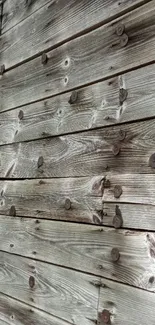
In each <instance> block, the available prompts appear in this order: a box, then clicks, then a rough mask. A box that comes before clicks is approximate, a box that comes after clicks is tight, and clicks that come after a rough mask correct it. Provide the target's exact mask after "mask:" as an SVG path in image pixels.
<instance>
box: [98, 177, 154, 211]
mask: <svg viewBox="0 0 155 325" xmlns="http://www.w3.org/2000/svg"><path fill="white" fill-rule="evenodd" d="M107 179H108V180H109V182H108V185H109V186H108V187H107V188H105V189H104V194H103V202H106V201H107V202H123V203H138V204H148V212H149V205H155V175H154V174H153V175H145V174H143V175H141V174H135V175H131V174H122V175H116V174H115V175H114V174H112V175H110V174H109V176H108V177H107ZM115 186H120V187H121V189H122V194H121V196H120V197H119V198H115V197H114V193H115Z"/></svg>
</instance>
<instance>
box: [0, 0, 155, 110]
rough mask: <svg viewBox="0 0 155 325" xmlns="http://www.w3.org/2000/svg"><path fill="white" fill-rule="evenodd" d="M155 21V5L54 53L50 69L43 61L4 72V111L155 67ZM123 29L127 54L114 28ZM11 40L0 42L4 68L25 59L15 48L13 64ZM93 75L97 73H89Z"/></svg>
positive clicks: (1, 84) (1, 106)
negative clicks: (147, 66)
mask: <svg viewBox="0 0 155 325" xmlns="http://www.w3.org/2000/svg"><path fill="white" fill-rule="evenodd" d="M77 3H79V2H77ZM102 3H103V2H102ZM108 3H109V2H108ZM85 14H86V13H85ZM154 15H155V0H152V1H151V2H149V3H148V4H147V5H144V6H142V7H140V8H138V9H136V10H134V11H132V12H130V13H128V14H126V15H124V16H123V17H121V18H119V19H117V20H115V21H113V22H111V23H109V24H107V25H105V26H103V27H101V28H98V29H96V30H95V31H93V32H91V33H88V34H86V35H85V36H82V37H79V38H76V39H74V40H72V41H70V42H68V43H66V44H64V45H62V46H60V47H58V48H57V49H55V50H52V51H51V52H49V53H48V57H49V60H48V62H47V64H46V65H42V63H41V58H40V57H38V58H36V59H34V60H31V61H30V62H27V63H26V64H23V65H22V66H19V67H17V68H15V69H12V70H10V71H8V72H6V73H5V74H4V75H3V76H2V77H1V80H0V98H1V102H0V111H2V110H3V111H4V110H7V109H10V108H15V107H17V106H20V105H24V104H27V103H30V102H32V101H36V100H38V99H43V98H45V97H46V98H47V97H50V96H51V95H55V94H58V93H60V92H65V91H66V90H70V89H72V88H76V87H79V86H82V85H84V84H88V83H90V82H91V83H92V82H95V81H97V80H100V79H103V78H107V77H110V76H112V75H114V74H116V73H117V74H119V73H123V71H124V70H126V69H133V68H135V67H137V66H140V65H142V64H147V63H149V62H153V61H154V50H155V45H154V44H155V42H154V38H155V36H154V35H155V25H154ZM141 22H143V24H142V23H141ZM120 23H122V24H124V25H125V29H126V34H127V35H128V37H129V42H128V44H127V46H126V47H123V48H122V47H121V46H120V37H119V36H117V35H116V33H115V29H116V26H117V25H118V24H120ZM71 29H72V28H71ZM29 30H31V29H29ZM16 32H17V31H16ZM18 35H20V33H19V32H18ZM50 35H51V34H50ZM10 37H11V38H10V40H6V35H5V34H4V35H3V36H2V37H1V48H3V52H1V55H0V62H1V64H5V66H6V68H8V67H10V66H12V65H14V64H15V63H17V61H18V62H19V59H17V53H18V54H19V57H20V58H21V59H23V55H22V53H21V51H22V49H23V46H21V44H20V48H18V43H17V42H16V43H15V48H16V55H15V59H14V53H15V52H14V51H13V45H12V40H13V37H12V35H11V36H10ZM8 42H9V44H10V45H11V49H10V45H9V47H8ZM116 43H117V45H116ZM26 47H27V49H28V53H29V55H31V50H32V48H34V46H31V49H30V47H29V46H28V44H26ZM37 48H38V47H37ZM91 71H93V73H90V72H91ZM23 76H24V78H23Z"/></svg>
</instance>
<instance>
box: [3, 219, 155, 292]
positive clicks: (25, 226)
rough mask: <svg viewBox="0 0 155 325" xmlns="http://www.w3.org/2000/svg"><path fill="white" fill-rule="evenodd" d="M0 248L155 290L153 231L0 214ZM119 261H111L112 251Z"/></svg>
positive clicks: (154, 240) (154, 243)
mask: <svg viewBox="0 0 155 325" xmlns="http://www.w3.org/2000/svg"><path fill="white" fill-rule="evenodd" d="M0 247H1V250H3V251H6V252H12V253H15V254H19V255H24V256H26V257H31V258H33V259H39V260H42V261H46V262H50V263H54V264H57V265H61V266H67V267H69V268H74V269H76V270H80V271H84V272H88V273H91V274H95V275H99V276H102V277H106V278H109V279H113V280H117V281H120V282H124V283H128V284H130V285H133V286H136V287H140V288H144V289H147V290H150V291H155V282H153V283H152V285H150V278H151V277H152V276H154V267H155V258H154V256H155V234H154V233H145V232H136V231H126V230H119V231H116V230H114V229H112V228H108V227H106V228H104V227H99V226H92V225H84V224H83V225H80V224H75V223H66V222H61V221H49V220H38V221H36V220H35V219H30V218H28V219H24V218H19V217H6V216H0ZM115 247H116V248H118V250H119V252H120V260H119V261H118V262H113V261H112V257H111V250H112V249H113V248H115Z"/></svg>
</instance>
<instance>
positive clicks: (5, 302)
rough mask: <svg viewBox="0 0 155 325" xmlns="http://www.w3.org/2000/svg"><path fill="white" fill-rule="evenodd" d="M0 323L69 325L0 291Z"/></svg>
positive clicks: (2, 324) (8, 324) (11, 324)
mask: <svg viewBox="0 0 155 325" xmlns="http://www.w3.org/2000/svg"><path fill="white" fill-rule="evenodd" d="M0 306H1V308H0V324H1V325H6V324H7V325H13V324H16V325H30V324H31V325H43V324H46V325H69V323H68V322H66V321H63V320H61V319H59V318H56V317H54V316H51V315H49V314H47V313H45V312H43V311H41V310H37V309H36V308H33V307H31V308H30V306H27V305H26V304H24V303H21V302H19V301H17V300H14V299H12V298H10V297H7V296H5V295H3V294H2V293H0Z"/></svg>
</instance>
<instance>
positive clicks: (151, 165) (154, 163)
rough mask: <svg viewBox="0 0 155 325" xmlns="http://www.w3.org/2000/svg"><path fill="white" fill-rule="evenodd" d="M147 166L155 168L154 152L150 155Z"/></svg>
mask: <svg viewBox="0 0 155 325" xmlns="http://www.w3.org/2000/svg"><path fill="white" fill-rule="evenodd" d="M149 167H152V168H155V153H153V154H152V155H151V156H150V159H149Z"/></svg>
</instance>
